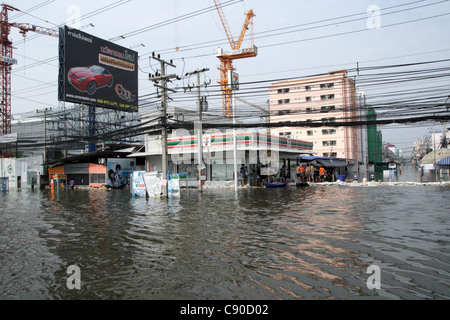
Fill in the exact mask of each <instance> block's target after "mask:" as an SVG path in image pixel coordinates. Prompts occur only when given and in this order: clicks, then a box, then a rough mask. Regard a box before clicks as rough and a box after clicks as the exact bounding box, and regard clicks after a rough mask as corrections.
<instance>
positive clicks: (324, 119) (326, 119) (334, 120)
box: [322, 118, 336, 122]
mask: <svg viewBox="0 0 450 320" xmlns="http://www.w3.org/2000/svg"><path fill="white" fill-rule="evenodd" d="M322 122H336V118H322Z"/></svg>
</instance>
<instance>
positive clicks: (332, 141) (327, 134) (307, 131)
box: [269, 70, 368, 174]
mask: <svg viewBox="0 0 450 320" xmlns="http://www.w3.org/2000/svg"><path fill="white" fill-rule="evenodd" d="M361 103H365V98H364V95H363V94H361V95H357V92H356V89H355V83H354V81H353V80H352V79H351V78H349V77H347V71H346V70H337V71H330V72H329V75H327V76H321V77H314V78H307V79H298V80H291V81H281V82H276V83H274V84H273V85H272V86H271V87H270V92H269V108H270V122H272V123H273V122H283V121H307V122H311V123H314V122H325V123H326V122H329V123H333V122H336V121H339V120H342V119H345V120H347V121H352V120H354V121H357V120H365V119H366V116H367V115H366V114H365V113H363V112H361V108H360V104H361ZM270 132H271V134H273V135H279V136H282V137H283V136H284V137H291V138H293V139H300V140H307V141H312V142H313V145H314V147H313V152H314V154H315V155H316V156H320V157H330V158H344V159H347V161H348V163H349V166H350V167H351V169H352V173H351V174H357V173H358V172H359V171H360V170H359V165H358V164H367V156H366V155H367V148H368V145H367V133H366V132H367V127H365V126H364V127H363V126H360V127H356V126H355V127H352V126H341V127H334V126H323V127H281V128H272V129H271V130H270ZM364 150H366V152H364ZM364 153H365V155H364ZM364 171H365V170H364Z"/></svg>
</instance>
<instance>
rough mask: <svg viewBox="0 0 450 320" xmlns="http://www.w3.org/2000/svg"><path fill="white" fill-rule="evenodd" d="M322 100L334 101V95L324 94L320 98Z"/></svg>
mask: <svg viewBox="0 0 450 320" xmlns="http://www.w3.org/2000/svg"><path fill="white" fill-rule="evenodd" d="M320 99H321V100H331V99H334V94H324V95H321V96H320Z"/></svg>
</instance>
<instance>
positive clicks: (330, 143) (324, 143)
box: [322, 140, 336, 147]
mask: <svg viewBox="0 0 450 320" xmlns="http://www.w3.org/2000/svg"><path fill="white" fill-rule="evenodd" d="M335 145H336V140H329V141H327V140H324V141H322V146H324V147H329V146H335Z"/></svg>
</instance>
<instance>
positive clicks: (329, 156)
mask: <svg viewBox="0 0 450 320" xmlns="http://www.w3.org/2000/svg"><path fill="white" fill-rule="evenodd" d="M323 156H324V157H325V158H336V157H337V153H336V152H324V153H323Z"/></svg>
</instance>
